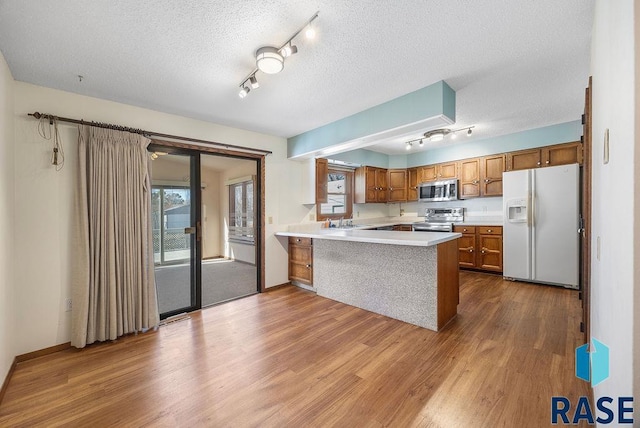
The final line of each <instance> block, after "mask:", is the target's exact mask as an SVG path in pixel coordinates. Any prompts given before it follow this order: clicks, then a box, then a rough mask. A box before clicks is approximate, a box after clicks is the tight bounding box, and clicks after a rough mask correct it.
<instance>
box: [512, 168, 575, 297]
mask: <svg viewBox="0 0 640 428" xmlns="http://www.w3.org/2000/svg"><path fill="white" fill-rule="evenodd" d="M502 177H503V208H504V231H503V252H504V255H503V274H504V276H505V278H510V279H517V280H522V281H530V282H540V283H544V284H553V285H560V286H563V287H568V288H576V289H577V288H578V286H579V284H578V278H579V273H578V271H579V246H580V240H579V234H578V228H579V222H580V218H579V217H580V196H579V185H580V178H579V167H578V164H571V165H561V166H552V167H545V168H537V169H526V170H521V171H509V172H504V173H503V174H502Z"/></svg>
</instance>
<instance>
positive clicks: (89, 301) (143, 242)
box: [71, 127, 159, 348]
mask: <svg viewBox="0 0 640 428" xmlns="http://www.w3.org/2000/svg"><path fill="white" fill-rule="evenodd" d="M79 131H80V132H79V137H78V154H79V156H78V157H79V161H78V164H79V165H78V167H79V173H80V176H79V180H78V184H79V187H78V198H77V206H76V208H77V213H76V215H77V218H78V233H77V238H78V240H77V248H76V251H77V252H78V258H77V262H76V263H75V271H76V272H75V275H74V283H73V286H72V287H73V290H72V291H73V294H72V298H73V313H72V335H71V336H72V339H71V344H72V345H73V346H75V347H77V348H82V347H84V346H85V345H87V344H90V343H93V342H96V341H105V340H114V339H116V338H117V337H119V336H122V335H124V334H127V333H133V332H142V331H145V330H147V329H150V328H154V327H157V325H158V323H159V316H158V303H157V297H156V288H155V280H154V271H153V244H152V235H151V233H152V232H151V196H150V195H151V179H150V173H149V162H148V159H149V158H148V154H147V146H148V145H149V143H150V140H149V139H147V138H145V137H143V136H141V135H138V134H132V133H129V132H122V131H114V130H109V129H101V128H96V127H88V131H86V130H84V129H80V130H79Z"/></svg>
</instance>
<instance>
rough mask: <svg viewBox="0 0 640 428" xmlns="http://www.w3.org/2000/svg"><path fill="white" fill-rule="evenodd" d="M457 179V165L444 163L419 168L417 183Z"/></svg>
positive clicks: (455, 163)
mask: <svg viewBox="0 0 640 428" xmlns="http://www.w3.org/2000/svg"><path fill="white" fill-rule="evenodd" d="M457 177H458V163H457V162H446V163H439V164H436V165H425V166H422V167H420V168H419V182H420V183H424V182H425V181H438V180H446V179H448V178H457Z"/></svg>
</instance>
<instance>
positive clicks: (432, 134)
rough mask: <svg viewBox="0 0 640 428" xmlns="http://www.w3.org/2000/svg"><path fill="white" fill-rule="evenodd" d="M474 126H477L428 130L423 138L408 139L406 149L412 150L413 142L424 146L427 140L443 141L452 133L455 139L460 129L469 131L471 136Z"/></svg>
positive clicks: (468, 133)
mask: <svg viewBox="0 0 640 428" xmlns="http://www.w3.org/2000/svg"><path fill="white" fill-rule="evenodd" d="M473 128H475V126H468V127H466V128H460V129H454V130H451V129H449V128H441V129H434V130H431V131H427V132H425V133H424V134H423V136H422V137H421V138H418V139H416V140H410V141H407V142H406V143H405V149H406V150H411V148H412V147H413V143H418V146H419V147H420V148H422V147H424V143H425V140H428V141H432V142H436V141H442V140H443V139H444V137H445V136H447V135H451V138H452V139H453V138H456V134H457V133H458V132H460V131H467V137H470V136H471V134H472V133H473V132H472V131H471V130H472V129H473Z"/></svg>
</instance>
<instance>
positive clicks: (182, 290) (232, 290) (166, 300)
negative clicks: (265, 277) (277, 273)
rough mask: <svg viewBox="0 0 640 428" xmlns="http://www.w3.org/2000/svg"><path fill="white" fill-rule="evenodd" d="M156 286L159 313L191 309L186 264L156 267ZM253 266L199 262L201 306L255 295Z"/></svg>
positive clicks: (218, 261) (212, 261)
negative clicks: (200, 268)
mask: <svg viewBox="0 0 640 428" xmlns="http://www.w3.org/2000/svg"><path fill="white" fill-rule="evenodd" d="M155 272H156V287H157V290H158V306H159V307H160V313H161V314H162V313H165V312H169V311H172V310H175V309H180V308H184V307H188V306H191V301H190V298H191V296H190V292H189V287H190V282H189V281H190V276H189V265H188V264H181V265H171V266H158V267H156V269H155ZM257 284H258V280H257V272H256V267H255V266H254V265H250V264H247V263H242V262H237V261H234V260H226V259H213V260H205V261H203V262H202V306H203V307H205V306H209V305H213V304H215V303H220V302H224V301H225V300H229V299H234V298H237V297H242V296H246V295H248V294H254V293H256V292H257Z"/></svg>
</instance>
